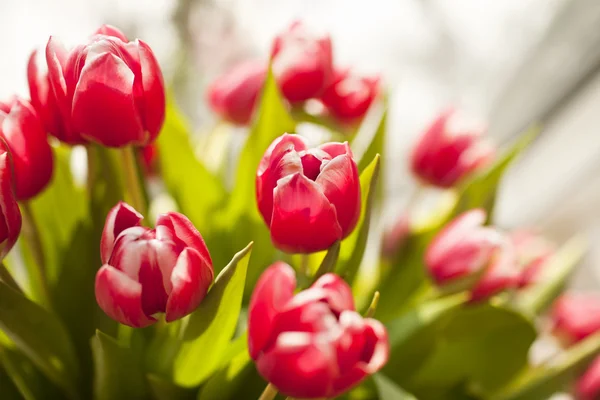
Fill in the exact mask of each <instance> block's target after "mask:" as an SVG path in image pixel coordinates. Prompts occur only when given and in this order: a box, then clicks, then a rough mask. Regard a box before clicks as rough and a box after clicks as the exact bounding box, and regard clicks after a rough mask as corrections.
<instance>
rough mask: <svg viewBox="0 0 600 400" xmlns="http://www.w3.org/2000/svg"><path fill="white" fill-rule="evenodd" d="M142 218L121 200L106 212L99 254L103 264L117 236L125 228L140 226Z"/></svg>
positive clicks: (108, 256)
mask: <svg viewBox="0 0 600 400" xmlns="http://www.w3.org/2000/svg"><path fill="white" fill-rule="evenodd" d="M142 219H144V217H143V216H142V214H140V213H139V212H137V211H136V210H135V209H134V208H133V207H131V206H130V205H129V204H127V203H125V202H122V201H120V202H119V203H118V204H117V205H116V206H114V207H113V208H112V209H111V210H110V211H109V212H108V215H107V216H106V222H105V223H104V229H103V230H102V238H101V239H100V256H101V258H102V262H103V263H104V264H106V263H107V262H108V259H109V258H110V254H111V253H112V250H113V246H114V244H115V239H116V238H117V236H119V234H120V233H121V232H123V231H124V230H125V229H127V228H131V227H133V226H140V221H141V220H142Z"/></svg>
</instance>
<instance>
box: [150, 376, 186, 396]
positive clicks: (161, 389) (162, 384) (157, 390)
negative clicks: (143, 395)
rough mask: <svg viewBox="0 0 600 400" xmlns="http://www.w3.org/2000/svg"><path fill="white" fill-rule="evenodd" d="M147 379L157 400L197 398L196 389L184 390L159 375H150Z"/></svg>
mask: <svg viewBox="0 0 600 400" xmlns="http://www.w3.org/2000/svg"><path fill="white" fill-rule="evenodd" d="M146 377H147V379H148V384H149V385H150V391H151V392H152V395H153V396H152V397H153V398H155V399H156V400H193V399H195V398H196V393H197V390H196V389H188V388H182V387H181V386H177V385H176V384H174V383H173V382H169V381H167V380H165V379H163V378H161V377H160V376H157V375H152V374H149V375H147V376H146Z"/></svg>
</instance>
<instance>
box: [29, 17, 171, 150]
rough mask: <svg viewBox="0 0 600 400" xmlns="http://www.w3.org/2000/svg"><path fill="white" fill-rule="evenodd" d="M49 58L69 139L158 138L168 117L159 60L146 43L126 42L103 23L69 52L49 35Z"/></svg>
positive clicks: (123, 141)
mask: <svg viewBox="0 0 600 400" xmlns="http://www.w3.org/2000/svg"><path fill="white" fill-rule="evenodd" d="M46 62H47V64H48V79H49V82H50V87H51V88H52V91H53V93H54V100H55V101H56V105H57V108H58V109H59V110H60V114H61V119H62V121H64V125H65V126H68V129H67V131H68V132H69V133H68V135H67V138H68V140H70V141H72V142H75V143H77V142H82V141H84V140H89V141H93V142H96V143H99V144H102V145H105V146H108V147H123V146H127V145H137V146H143V145H146V144H148V143H151V142H152V141H153V140H154V139H155V138H156V136H157V135H158V133H159V131H160V129H161V127H162V124H163V121H164V116H165V90H164V84H163V78H162V73H161V71H160V67H159V65H158V62H157V60H156V58H155V57H154V53H153V52H152V50H151V49H150V47H149V46H148V45H147V44H146V43H144V42H142V41H141V40H136V41H135V42H127V41H126V39H125V36H124V35H123V34H122V33H121V32H119V31H118V30H117V29H116V28H113V27H108V26H103V27H101V28H100V29H99V30H98V31H97V32H96V34H95V35H94V36H92V37H91V38H90V39H89V41H88V42H87V43H86V44H84V45H79V46H76V47H75V48H74V49H72V50H71V51H69V52H67V51H66V50H65V48H64V47H63V46H62V44H61V43H60V42H59V41H58V40H57V39H56V38H54V37H50V40H49V41H48V45H47V46H46ZM31 75H33V76H35V73H32V74H31ZM33 81H34V82H37V81H38V80H33ZM31 82H32V79H30V85H31ZM34 85H35V83H34ZM32 90H33V91H35V90H39V88H38V87H37V86H36V87H35V88H34V89H32ZM32 97H33V96H32ZM37 98H40V99H43V96H36V99H37ZM37 101H38V100H36V102H37ZM40 102H42V100H40ZM52 133H53V134H55V135H56V136H57V137H58V138H59V139H62V138H61V137H60V136H61V135H57V133H56V132H52Z"/></svg>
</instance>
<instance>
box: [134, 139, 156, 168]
mask: <svg viewBox="0 0 600 400" xmlns="http://www.w3.org/2000/svg"><path fill="white" fill-rule="evenodd" d="M139 152H140V156H141V161H142V168H143V171H144V174H145V175H146V176H152V175H154V174H156V171H157V169H158V165H157V164H158V146H157V145H156V143H150V144H147V145H146V146H144V147H140V148H139Z"/></svg>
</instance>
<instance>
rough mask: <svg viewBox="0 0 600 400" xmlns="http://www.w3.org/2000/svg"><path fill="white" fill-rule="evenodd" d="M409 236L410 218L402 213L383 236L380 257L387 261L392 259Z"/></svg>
mask: <svg viewBox="0 0 600 400" xmlns="http://www.w3.org/2000/svg"><path fill="white" fill-rule="evenodd" d="M409 234H410V216H409V214H408V213H403V214H400V216H398V218H397V219H396V222H395V223H394V225H392V227H391V229H389V230H387V231H385V233H384V234H383V241H382V242H383V243H382V245H381V255H382V256H383V257H385V258H387V259H391V258H393V257H394V256H395V255H396V253H398V250H399V249H400V248H401V247H402V244H403V243H404V241H405V240H406V238H407V237H408V235H409Z"/></svg>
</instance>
